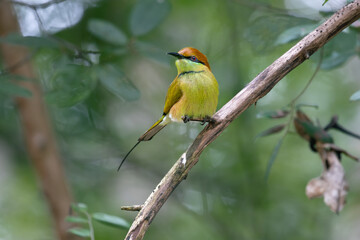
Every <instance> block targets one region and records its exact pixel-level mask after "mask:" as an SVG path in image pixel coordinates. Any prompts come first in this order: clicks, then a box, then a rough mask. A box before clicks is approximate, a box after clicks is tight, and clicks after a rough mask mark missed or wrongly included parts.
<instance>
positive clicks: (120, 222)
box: [92, 213, 130, 229]
mask: <svg viewBox="0 0 360 240" xmlns="http://www.w3.org/2000/svg"><path fill="white" fill-rule="evenodd" d="M92 217H93V219H95V220H96V221H98V222H101V223H103V224H105V225H109V226H113V227H119V228H125V229H128V228H129V227H130V223H128V222H127V221H126V220H125V219H123V218H120V217H117V216H112V215H108V214H106V213H94V214H92Z"/></svg>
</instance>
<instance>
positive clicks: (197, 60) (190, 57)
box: [184, 56, 205, 65]
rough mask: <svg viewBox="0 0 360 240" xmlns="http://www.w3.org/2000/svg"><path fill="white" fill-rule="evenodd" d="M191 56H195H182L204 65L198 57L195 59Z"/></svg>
mask: <svg viewBox="0 0 360 240" xmlns="http://www.w3.org/2000/svg"><path fill="white" fill-rule="evenodd" d="M192 57H195V56H189V57H185V56H184V58H186V59H189V60H190V61H192V62H197V63H201V64H203V65H205V63H203V62H202V61H200V60H199V59H197V57H195V60H193V59H192Z"/></svg>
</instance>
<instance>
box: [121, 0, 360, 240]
mask: <svg viewBox="0 0 360 240" xmlns="http://www.w3.org/2000/svg"><path fill="white" fill-rule="evenodd" d="M359 17H360V0H356V1H354V2H353V3H350V4H348V5H347V6H345V7H343V8H342V9H340V10H339V11H338V12H336V13H335V14H334V15H333V16H331V17H330V18H329V19H328V20H327V21H326V22H324V23H323V24H321V25H320V26H319V27H318V28H316V29H315V30H314V31H312V32H311V33H310V34H308V35H307V36H305V37H304V38H303V39H302V40H301V41H299V42H298V43H297V44H296V45H295V46H293V47H292V48H291V49H290V50H289V51H287V52H286V53H285V54H284V55H282V56H281V57H280V58H278V59H277V60H276V61H275V62H273V63H272V64H271V65H270V66H269V67H267V68H266V69H265V70H264V71H263V72H261V73H260V74H259V75H258V76H257V77H256V78H254V79H253V80H252V81H251V82H250V83H249V84H248V85H247V86H246V87H245V88H244V89H242V90H241V91H240V92H239V93H238V94H237V95H236V96H235V97H234V98H233V99H231V100H230V101H229V102H228V103H227V104H225V105H224V106H223V107H222V108H221V109H220V110H219V111H218V112H217V113H216V114H215V115H214V116H213V118H214V119H215V120H216V122H215V123H213V124H208V125H207V126H206V127H205V128H204V130H203V131H202V132H201V133H200V134H199V135H198V136H197V138H196V139H195V140H194V142H193V143H192V144H191V146H190V147H189V148H188V150H187V151H186V152H185V153H183V155H182V156H181V157H180V159H179V160H178V161H177V162H176V163H175V165H174V166H173V167H172V168H171V169H170V171H169V172H168V173H167V174H166V175H165V177H164V178H163V179H162V180H161V182H160V183H159V184H158V185H157V187H156V188H155V189H154V191H153V192H152V193H151V195H150V196H149V197H148V199H147V200H146V202H145V203H144V205H143V207H142V209H141V210H140V212H139V213H138V215H137V216H136V218H135V220H134V222H133V224H132V226H131V227H130V230H129V232H128V233H127V235H126V237H125V239H126V240H130V239H131V240H134V239H142V238H143V237H144V235H145V233H146V231H147V229H148V227H149V225H150V224H151V222H152V220H153V219H154V217H155V216H156V214H157V212H158V211H159V210H160V208H161V207H162V205H163V204H164V203H165V201H166V200H167V199H168V198H169V196H170V194H171V193H172V191H173V190H174V189H175V188H176V187H177V185H178V184H179V183H180V182H181V181H182V180H183V179H184V178H185V177H186V176H187V174H188V173H189V171H190V169H191V168H192V167H193V166H194V165H195V164H196V163H197V162H198V160H199V156H200V154H201V152H202V151H203V150H204V148H205V147H206V146H208V145H209V144H210V143H211V142H212V141H214V140H215V139H216V138H217V137H218V136H219V135H220V133H221V132H222V131H224V129H225V128H226V127H227V126H228V125H229V124H230V123H231V122H232V121H233V120H234V119H235V118H236V117H238V116H239V115H240V114H241V113H242V112H243V111H245V110H246V109H247V108H248V107H249V106H251V105H252V104H254V103H256V101H258V100H259V99H260V98H262V97H263V96H265V95H266V94H267V93H268V92H269V91H270V90H271V89H272V88H273V87H274V86H275V85H276V83H278V82H279V81H280V80H281V79H282V78H283V77H284V76H285V75H286V74H288V73H289V72H290V71H291V70H293V69H294V68H296V67H297V66H298V65H299V64H301V63H302V62H304V61H305V60H306V59H308V58H309V57H310V56H311V55H312V54H313V53H315V52H316V51H317V50H318V49H319V48H321V47H322V46H323V45H324V44H325V43H327V42H328V41H329V40H330V39H331V38H333V37H334V36H335V35H336V34H338V33H340V32H341V31H342V30H343V29H344V28H346V27H348V26H349V25H350V24H351V23H353V22H354V21H355V20H357V19H358V18H359Z"/></svg>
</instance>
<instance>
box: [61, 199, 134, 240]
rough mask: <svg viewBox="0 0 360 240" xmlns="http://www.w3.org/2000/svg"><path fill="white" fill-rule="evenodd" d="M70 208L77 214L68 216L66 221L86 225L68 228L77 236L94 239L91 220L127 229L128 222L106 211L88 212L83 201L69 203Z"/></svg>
mask: <svg viewBox="0 0 360 240" xmlns="http://www.w3.org/2000/svg"><path fill="white" fill-rule="evenodd" d="M71 208H72V210H73V211H74V212H75V213H76V214H78V215H79V216H68V217H67V218H66V221H67V222H70V223H76V224H81V225H85V226H86V227H78V226H77V227H73V228H70V229H69V232H71V233H72V234H75V235H77V236H79V237H83V238H90V239H91V240H95V235H94V228H93V222H92V220H95V221H97V222H99V223H102V224H105V225H108V226H112V227H116V228H122V229H128V228H129V227H130V224H129V223H128V222H127V221H126V220H124V219H122V218H120V217H117V216H112V215H109V214H106V213H93V214H90V213H89V212H88V207H87V205H86V204H84V203H74V204H72V205H71Z"/></svg>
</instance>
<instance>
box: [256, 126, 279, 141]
mask: <svg viewBox="0 0 360 240" xmlns="http://www.w3.org/2000/svg"><path fill="white" fill-rule="evenodd" d="M285 126H286V124H279V125H276V126H273V127H271V128H269V129H266V130H265V131H262V132H261V133H259V134H258V135H256V137H255V138H259V137H266V136H269V135H272V134H275V133H279V132H281V131H282V130H283V129H284V127H285Z"/></svg>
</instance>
